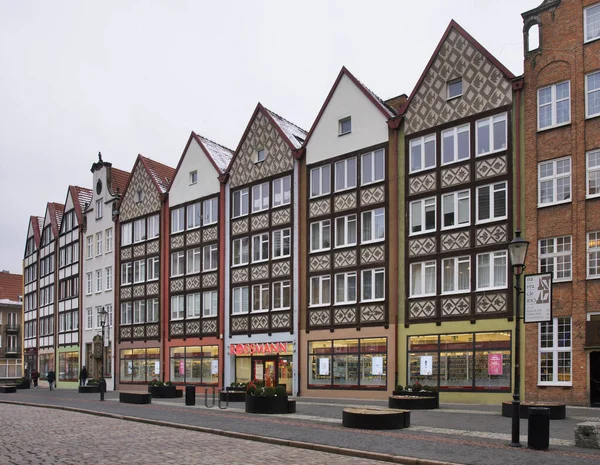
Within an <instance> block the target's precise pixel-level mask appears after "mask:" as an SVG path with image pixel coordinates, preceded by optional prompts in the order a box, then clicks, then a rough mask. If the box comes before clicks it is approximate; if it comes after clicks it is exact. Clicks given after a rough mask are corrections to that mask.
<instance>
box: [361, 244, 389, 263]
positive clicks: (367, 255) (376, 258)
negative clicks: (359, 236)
mask: <svg viewBox="0 0 600 465" xmlns="http://www.w3.org/2000/svg"><path fill="white" fill-rule="evenodd" d="M383 260H385V247H384V246H383V245H380V246H378V247H365V248H362V249H361V250H360V262H361V263H376V262H382V261H383Z"/></svg>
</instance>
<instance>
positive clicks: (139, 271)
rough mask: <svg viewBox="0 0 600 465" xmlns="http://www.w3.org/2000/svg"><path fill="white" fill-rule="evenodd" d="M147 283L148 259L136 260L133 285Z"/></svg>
mask: <svg viewBox="0 0 600 465" xmlns="http://www.w3.org/2000/svg"><path fill="white" fill-rule="evenodd" d="M145 281H146V259H144V258H142V259H141V260H136V261H134V262H133V284H137V283H143V282H145Z"/></svg>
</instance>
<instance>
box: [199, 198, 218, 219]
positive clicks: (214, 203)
mask: <svg viewBox="0 0 600 465" xmlns="http://www.w3.org/2000/svg"><path fill="white" fill-rule="evenodd" d="M202 206H203V208H204V210H203V211H204V217H203V223H204V226H206V225H209V224H214V223H216V222H217V221H218V220H219V199H218V198H216V197H215V198H213V199H208V200H205V201H204V203H203V204H202Z"/></svg>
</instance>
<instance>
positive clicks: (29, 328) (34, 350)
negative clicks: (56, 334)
mask: <svg viewBox="0 0 600 465" xmlns="http://www.w3.org/2000/svg"><path fill="white" fill-rule="evenodd" d="M43 223H44V218H41V217H39V216H30V217H29V226H28V227H27V242H26V243H25V254H24V255H23V312H24V314H23V356H24V361H25V367H26V368H27V370H28V374H29V373H31V370H32V369H33V368H34V367H35V368H37V360H38V358H37V355H38V338H37V336H38V321H37V320H38V252H39V247H40V238H41V235H42V225H43Z"/></svg>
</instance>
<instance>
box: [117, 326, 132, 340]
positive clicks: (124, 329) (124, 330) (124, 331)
mask: <svg viewBox="0 0 600 465" xmlns="http://www.w3.org/2000/svg"><path fill="white" fill-rule="evenodd" d="M119 336H120V338H121V339H131V326H121V327H120V328H119Z"/></svg>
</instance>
